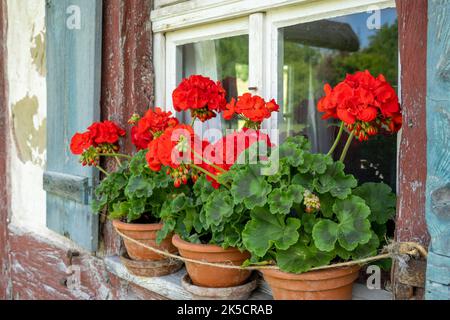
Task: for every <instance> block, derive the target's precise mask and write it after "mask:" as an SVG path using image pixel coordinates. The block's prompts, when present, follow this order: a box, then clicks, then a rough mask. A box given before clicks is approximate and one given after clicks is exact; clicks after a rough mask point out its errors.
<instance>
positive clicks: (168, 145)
mask: <svg viewBox="0 0 450 320" xmlns="http://www.w3.org/2000/svg"><path fill="white" fill-rule="evenodd" d="M194 136H195V135H194V129H192V127H191V126H188V125H185V124H179V125H176V126H175V127H168V128H167V129H166V130H165V131H164V133H163V134H162V135H161V136H160V137H158V138H156V139H154V140H152V141H151V142H150V143H149V145H148V152H147V155H146V158H147V163H148V165H149V167H150V169H152V170H153V171H159V170H161V167H162V166H168V167H171V168H174V169H176V168H178V167H179V166H180V164H182V163H183V162H186V155H187V154H188V155H190V154H191V152H190V149H189V148H192V147H193V141H194ZM183 143H184V145H183ZM189 159H191V156H190V157H189Z"/></svg>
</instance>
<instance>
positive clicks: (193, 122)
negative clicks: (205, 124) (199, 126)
mask: <svg viewBox="0 0 450 320" xmlns="http://www.w3.org/2000/svg"><path fill="white" fill-rule="evenodd" d="M196 119H197V117H193V118H192V121H191V127H192V128H193V127H194V124H195V120H196Z"/></svg>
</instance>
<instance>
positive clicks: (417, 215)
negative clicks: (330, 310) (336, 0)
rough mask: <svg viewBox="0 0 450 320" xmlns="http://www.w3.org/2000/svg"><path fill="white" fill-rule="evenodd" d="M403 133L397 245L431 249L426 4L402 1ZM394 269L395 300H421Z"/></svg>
mask: <svg viewBox="0 0 450 320" xmlns="http://www.w3.org/2000/svg"><path fill="white" fill-rule="evenodd" d="M396 3H397V14H398V28H399V49H400V62H401V92H402V96H401V100H402V108H403V129H402V134H401V142H400V152H399V176H398V194H399V199H398V205H397V218H396V232H395V238H396V240H397V241H417V242H419V243H422V244H423V245H427V244H428V243H429V235H428V232H427V225H426V221H425V189H426V178H427V136H426V132H427V131H426V92H427V76H426V65H427V20H428V18H427V11H428V10H427V8H428V1H427V0H397V1H396ZM397 268H398V266H397V265H396V264H394V267H393V272H392V275H393V279H392V280H393V292H394V297H395V298H396V299H422V298H423V289H421V290H417V289H413V288H412V287H411V286H408V285H406V284H403V283H401V280H400V279H398V278H397V277H396V276H397V275H399V272H397Z"/></svg>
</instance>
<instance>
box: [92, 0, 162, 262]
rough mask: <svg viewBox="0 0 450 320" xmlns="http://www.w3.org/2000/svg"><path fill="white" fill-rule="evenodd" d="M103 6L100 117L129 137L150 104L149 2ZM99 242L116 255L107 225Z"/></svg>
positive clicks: (115, 1)
mask: <svg viewBox="0 0 450 320" xmlns="http://www.w3.org/2000/svg"><path fill="white" fill-rule="evenodd" d="M103 5H104V6H103V12H104V15H103V61H102V64H103V65H102V69H103V70H102V95H101V111H102V118H103V119H112V120H114V121H117V122H118V123H119V124H121V125H122V126H123V127H126V128H127V130H128V134H129V132H130V131H129V126H128V125H127V121H128V119H129V118H130V117H131V116H132V115H133V113H140V114H143V113H144V112H145V111H146V110H148V109H149V107H150V106H153V102H154V93H153V76H154V74H153V64H152V32H151V24H150V10H151V8H152V1H151V0H127V1H119V0H105V1H104V2H103ZM128 137H129V135H128ZM125 140H126V143H125V145H124V146H122V147H123V150H125V152H131V151H132V150H133V146H132V144H131V142H130V139H129V138H128V139H125ZM114 165H115V163H114V162H111V163H108V165H107V166H108V167H109V168H111V167H113V166H114ZM103 240H104V243H105V248H106V252H107V253H108V254H118V253H119V251H120V239H119V237H118V235H117V234H116V233H115V231H114V230H113V228H112V225H111V223H110V222H106V223H105V224H104V225H103Z"/></svg>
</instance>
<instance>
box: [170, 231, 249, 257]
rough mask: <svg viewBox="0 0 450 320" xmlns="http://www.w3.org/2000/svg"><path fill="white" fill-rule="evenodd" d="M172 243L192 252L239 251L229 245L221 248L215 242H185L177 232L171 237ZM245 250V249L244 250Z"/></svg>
mask: <svg viewBox="0 0 450 320" xmlns="http://www.w3.org/2000/svg"><path fill="white" fill-rule="evenodd" d="M172 244H173V245H174V246H175V247H177V248H178V249H179V250H186V251H192V252H206V253H228V252H240V253H242V252H241V251H240V250H239V249H238V248H233V247H230V248H228V249H223V248H222V247H220V246H218V245H215V244H198V243H191V242H187V241H185V240H183V239H181V237H180V236H179V235H177V234H174V235H173V237H172ZM244 252H245V251H244Z"/></svg>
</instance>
